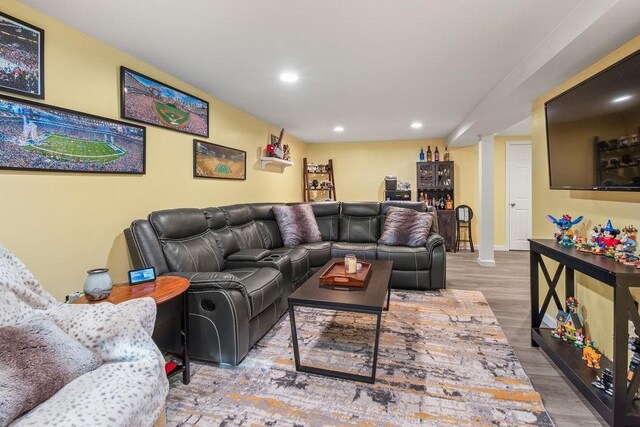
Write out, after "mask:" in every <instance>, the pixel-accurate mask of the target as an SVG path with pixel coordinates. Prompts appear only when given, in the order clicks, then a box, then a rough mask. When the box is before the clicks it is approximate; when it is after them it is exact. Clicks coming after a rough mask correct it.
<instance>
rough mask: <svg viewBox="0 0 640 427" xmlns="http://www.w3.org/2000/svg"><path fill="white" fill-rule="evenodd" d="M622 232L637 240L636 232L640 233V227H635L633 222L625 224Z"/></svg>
mask: <svg viewBox="0 0 640 427" xmlns="http://www.w3.org/2000/svg"><path fill="white" fill-rule="evenodd" d="M622 232H623V233H624V234H626V235H627V237H628V238H630V239H631V240H633V241H634V242H635V241H636V234H637V233H638V229H637V228H635V227H634V226H633V224H631V225H627V226H625V227H624V228H623V229H622Z"/></svg>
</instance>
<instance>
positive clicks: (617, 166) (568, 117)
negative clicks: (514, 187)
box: [545, 51, 640, 191]
mask: <svg viewBox="0 0 640 427" xmlns="http://www.w3.org/2000/svg"><path fill="white" fill-rule="evenodd" d="M545 114H546V123H547V148H548V156H549V182H550V187H551V189H555V190H571V189H573V190H610V191H640V140H639V137H640V51H638V52H636V53H634V54H633V55H631V56H628V57H626V58H625V59H623V60H622V61H620V62H618V63H616V64H614V65H612V66H611V67H609V68H607V69H606V70H604V71H602V72H600V73H598V74H596V75H595V76H593V77H591V78H590V79H588V80H586V81H584V82H583V83H581V84H579V85H578V86H575V87H573V88H571V89H569V90H568V91H566V92H564V93H562V94H561V95H558V96H557V97H555V98H553V99H551V100H549V101H548V102H547V103H546V104H545Z"/></svg>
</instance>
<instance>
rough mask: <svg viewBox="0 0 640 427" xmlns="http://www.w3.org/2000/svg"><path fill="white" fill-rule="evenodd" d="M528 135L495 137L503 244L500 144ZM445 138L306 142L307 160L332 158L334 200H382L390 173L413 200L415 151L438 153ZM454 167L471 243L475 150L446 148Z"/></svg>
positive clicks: (498, 240)
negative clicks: (406, 187)
mask: <svg viewBox="0 0 640 427" xmlns="http://www.w3.org/2000/svg"><path fill="white" fill-rule="evenodd" d="M529 139H530V137H529V136H515V137H510V136H505V137H496V139H495V152H494V156H495V158H494V162H495V163H494V166H495V174H494V179H495V200H494V211H495V218H494V227H495V231H494V233H495V234H494V243H495V245H496V246H502V245H504V244H505V225H504V217H505V144H506V141H520V140H529ZM445 143H446V140H444V139H435V140H412V141H381V142H346V143H321V144H307V157H308V160H309V161H310V162H315V163H326V162H327V160H328V159H333V165H334V169H335V170H334V174H335V180H336V190H337V192H336V193H337V196H338V199H339V200H383V199H384V177H385V176H386V175H393V176H396V177H397V178H398V180H401V181H409V182H411V188H412V194H411V197H412V199H413V200H415V198H416V188H417V187H416V162H417V161H419V157H418V154H419V153H420V148H424V150H425V152H426V151H427V147H428V146H431V151H435V147H436V146H437V147H438V151H439V152H440V156H441V158H442V156H443V155H444V147H445ZM449 153H450V156H451V160H453V161H454V162H455V163H454V165H455V168H454V178H455V183H454V195H455V196H454V198H455V200H454V202H455V204H456V205H462V204H466V205H469V206H470V207H471V209H473V211H474V212H475V214H476V217H474V220H473V224H472V228H473V239H474V243H475V244H477V242H478V241H479V240H478V224H477V214H478V146H477V145H475V146H471V147H453V148H451V147H450V148H449Z"/></svg>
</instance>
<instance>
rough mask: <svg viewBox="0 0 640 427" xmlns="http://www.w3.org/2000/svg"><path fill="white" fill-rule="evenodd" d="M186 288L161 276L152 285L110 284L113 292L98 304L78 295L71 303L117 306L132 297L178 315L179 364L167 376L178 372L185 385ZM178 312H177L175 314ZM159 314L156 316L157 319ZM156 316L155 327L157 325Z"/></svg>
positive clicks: (177, 279)
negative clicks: (177, 301)
mask: <svg viewBox="0 0 640 427" xmlns="http://www.w3.org/2000/svg"><path fill="white" fill-rule="evenodd" d="M187 289H189V280H187V279H185V278H183V277H176V276H161V277H158V278H157V279H156V280H154V281H153V282H148V283H142V284H140V285H133V286H130V285H129V284H128V283H120V284H115V285H113V290H112V291H111V295H109V298H106V299H103V300H100V301H89V300H88V299H87V297H86V296H84V295H83V296H82V297H80V298H78V299H77V300H75V301H74V302H73V304H100V303H103V302H111V303H113V304H118V303H121V302H124V301H129V300H132V299H136V298H145V297H149V298H153V299H154V300H155V302H156V305H157V306H158V310H159V311H160V309H161V308H163V309H164V308H165V307H166V308H167V309H168V310H169V312H170V313H168V315H173V316H177V315H180V317H181V322H180V336H181V341H182V365H178V366H176V368H175V369H173V370H172V371H171V372H169V373H168V375H169V376H172V375H174V374H177V373H180V372H182V382H183V383H184V384H189V381H190V380H191V369H190V363H189V299H188V295H187ZM178 297H182V304H172V303H171V302H174V301H175V299H176V298H178ZM178 311H179V312H178ZM159 315H160V313H159V314H158V317H159ZM158 317H156V324H157V323H158Z"/></svg>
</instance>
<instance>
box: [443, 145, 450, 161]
mask: <svg viewBox="0 0 640 427" xmlns="http://www.w3.org/2000/svg"><path fill="white" fill-rule="evenodd" d="M444 161H445V162H448V161H449V152H448V151H447V147H444Z"/></svg>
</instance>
